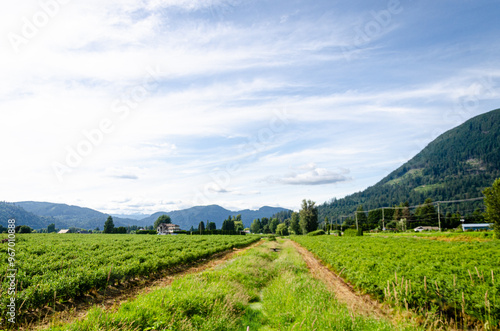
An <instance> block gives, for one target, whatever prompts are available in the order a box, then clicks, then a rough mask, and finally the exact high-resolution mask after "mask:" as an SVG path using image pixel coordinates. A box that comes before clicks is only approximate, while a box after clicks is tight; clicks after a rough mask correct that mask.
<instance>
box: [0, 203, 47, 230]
mask: <svg viewBox="0 0 500 331" xmlns="http://www.w3.org/2000/svg"><path fill="white" fill-rule="evenodd" d="M9 219H15V220H16V225H28V226H30V227H32V228H34V229H40V228H46V227H47V225H49V224H50V223H52V222H53V220H52V219H50V218H46V217H41V216H38V215H35V214H33V213H30V212H28V211H26V210H24V209H23V208H21V207H19V206H16V205H15V204H13V203H8V202H0V225H1V226H3V227H7V224H8V220H9Z"/></svg>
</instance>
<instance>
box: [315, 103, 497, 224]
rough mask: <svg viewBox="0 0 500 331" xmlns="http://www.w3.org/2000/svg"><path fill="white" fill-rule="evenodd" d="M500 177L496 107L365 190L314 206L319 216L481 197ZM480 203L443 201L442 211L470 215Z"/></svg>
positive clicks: (433, 144) (441, 137) (438, 141)
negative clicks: (317, 206)
mask: <svg viewBox="0 0 500 331" xmlns="http://www.w3.org/2000/svg"><path fill="white" fill-rule="evenodd" d="M498 177H500V109H497V110H493V111H490V112H488V113H485V114H482V115H479V116H477V117H474V118H472V119H470V120H468V121H467V122H465V123H464V124H462V125H460V126H458V127H456V128H454V129H451V130H449V131H447V132H445V133H443V134H442V135H441V136H439V137H438V138H436V139H435V140H434V141H432V142H431V143H430V144H429V145H428V146H427V147H425V148H424V149H423V150H422V151H421V152H420V153H418V154H417V155H416V156H415V157H414V158H412V159H411V160H410V161H408V162H406V163H405V164H403V165H402V166H401V167H399V168H398V169H396V170H395V171H393V172H392V173H391V174H389V175H388V176H387V177H385V178H384V179H382V180H381V181H380V182H378V183H377V184H375V185H373V186H371V187H369V188H367V189H366V190H364V191H362V192H358V193H354V194H351V195H348V196H346V197H345V198H342V199H338V200H337V199H334V200H331V201H329V202H326V203H324V204H323V205H320V206H319V216H320V218H319V219H320V220H323V219H324V218H325V216H328V217H333V218H334V219H336V218H338V217H339V216H340V215H348V214H352V213H353V212H354V211H355V210H356V208H357V207H358V206H359V205H363V208H364V210H368V209H375V208H380V207H388V206H394V205H397V204H400V203H402V202H406V201H408V202H409V203H410V205H418V204H422V203H423V202H424V201H425V199H426V198H431V199H433V200H434V201H444V200H459V199H469V198H476V197H482V196H483V195H482V191H483V190H484V188H486V187H488V186H491V185H492V184H493V182H494V180H495V179H496V178H498ZM482 207H483V202H482V201H475V202H465V203H462V204H452V205H442V208H443V209H441V210H442V212H447V211H451V212H456V211H460V212H462V215H463V214H464V213H472V212H473V211H474V209H476V208H482Z"/></svg>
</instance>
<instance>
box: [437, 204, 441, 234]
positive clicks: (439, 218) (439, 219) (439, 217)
mask: <svg viewBox="0 0 500 331" xmlns="http://www.w3.org/2000/svg"><path fill="white" fill-rule="evenodd" d="M437 205H438V224H439V232H441V212H440V211H439V202H438V203H437Z"/></svg>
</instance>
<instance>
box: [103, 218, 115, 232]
mask: <svg viewBox="0 0 500 331" xmlns="http://www.w3.org/2000/svg"><path fill="white" fill-rule="evenodd" d="M114 230H115V224H114V223H113V217H111V216H108V219H107V220H106V222H104V231H103V232H104V233H113V232H114Z"/></svg>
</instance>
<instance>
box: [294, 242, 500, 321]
mask: <svg viewBox="0 0 500 331" xmlns="http://www.w3.org/2000/svg"><path fill="white" fill-rule="evenodd" d="M293 240H295V241H296V242H298V243H299V244H301V245H303V246H304V247H306V248H307V249H309V250H310V251H312V252H313V253H314V254H315V255H316V256H318V257H319V258H320V259H321V260H323V261H324V262H325V263H326V264H328V265H329V266H330V267H331V268H332V269H333V270H334V271H336V272H337V273H340V274H341V276H342V277H343V278H344V279H346V280H348V281H349V282H350V283H352V284H353V285H354V286H355V287H357V288H358V289H360V290H362V291H364V292H366V293H369V294H371V295H373V296H375V297H377V298H378V299H379V300H380V301H386V302H390V303H392V304H394V305H397V306H400V307H402V308H403V309H413V310H416V311H418V312H421V313H429V312H430V313H437V314H443V315H446V316H447V317H448V318H451V319H453V320H454V321H455V322H458V323H468V321H470V320H471V318H470V317H473V318H474V319H478V320H480V321H482V322H484V323H485V324H489V325H490V326H492V325H497V326H498V325H499V320H500V242H498V241H496V242H495V241H490V242H443V241H436V240H422V239H416V238H405V237H386V238H384V237H350V238H349V237H333V236H321V237H307V236H300V237H299V236H295V237H294V238H293Z"/></svg>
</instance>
